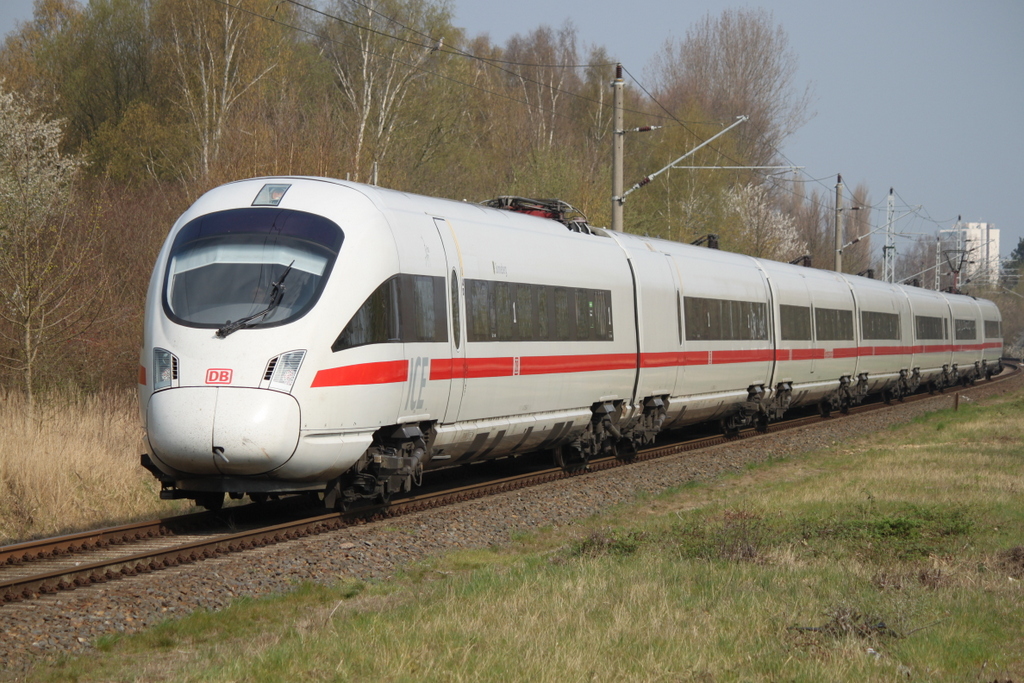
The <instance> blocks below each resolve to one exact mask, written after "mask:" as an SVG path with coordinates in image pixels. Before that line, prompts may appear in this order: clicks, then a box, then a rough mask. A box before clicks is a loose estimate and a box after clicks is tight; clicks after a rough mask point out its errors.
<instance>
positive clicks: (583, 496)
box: [0, 377, 1024, 680]
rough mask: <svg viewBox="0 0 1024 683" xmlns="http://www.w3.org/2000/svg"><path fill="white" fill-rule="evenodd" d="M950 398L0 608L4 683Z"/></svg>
mask: <svg viewBox="0 0 1024 683" xmlns="http://www.w3.org/2000/svg"><path fill="white" fill-rule="evenodd" d="M1022 384H1024V377H1018V378H1014V379H1011V380H1008V381H1005V382H1000V383H997V384H985V383H980V384H979V385H977V386H976V387H974V388H971V389H969V390H965V391H962V392H961V397H960V400H961V401H963V400H973V401H977V400H982V399H983V398H985V397H988V396H992V395H996V394H1002V393H1006V392H1008V391H1012V390H1016V389H1019V388H1020V386H1021V385H1022ZM953 401H954V394H953V392H949V393H946V394H943V395H939V396H936V397H934V398H932V399H930V400H926V401H918V402H915V403H908V404H896V405H893V406H891V407H886V408H884V409H882V410H876V411H871V412H868V413H865V414H862V415H855V416H851V417H849V418H845V419H839V420H829V421H825V422H822V423H820V424H816V425H813V426H809V427H804V428H800V429H796V430H791V431H786V432H779V433H777V434H767V435H762V436H758V437H755V438H748V439H742V440H738V441H734V442H730V443H726V444H722V445H720V446H715V447H712V448H709V449H706V450H702V451H698V452H691V453H684V454H680V455H675V456H670V457H667V458H662V459H659V460H654V461H650V462H645V463H638V464H635V465H631V466H629V467H619V468H614V469H611V470H606V471H603V472H594V473H591V474H587V475H585V476H579V477H572V478H569V479H566V480H562V481H557V482H553V483H549V484H544V485H541V486H536V487H533V488H529V489H523V490H520V491H514V492H511V493H505V494H500V495H495V496H489V497H487V498H482V499H479V500H474V501H469V502H464V503H459V504H457V505H453V506H449V507H445V508H439V509H436V510H429V511H426V512H419V513H415V514H410V515H406V516H403V517H397V518H393V519H388V520H386V521H383V522H375V523H370V524H366V525H363V526H357V527H353V528H349V529H343V530H340V531H335V532H330V533H326V534H323V535H320V536H315V537H309V538H303V539H299V540H295V541H289V542H286V543H281V544H278V545H274V546H269V547H265V548H260V549H257V550H252V551H247V552H244V553H238V554H235V555H230V556H226V557H223V558H218V559H213V560H207V561H204V562H199V563H196V564H191V565H184V566H179V567H175V568H173V569H167V570H163V571H160V572H155V573H152V574H144V575H140V576H135V577H130V578H126V579H121V580H118V581H113V582H110V583H105V584H99V585H95V586H91V587H87V588H82V589H78V590H75V591H71V592H64V593H57V594H53V595H46V596H43V597H40V598H38V599H35V600H29V601H24V602H16V603H11V604H6V605H0V633H2V637H0V679H4V680H13V679H17V678H20V677H21V675H23V674H24V673H25V672H26V671H28V670H29V669H30V668H31V667H32V666H33V665H34V664H35V663H37V662H38V661H40V660H41V659H44V658H48V657H52V656H56V655H58V654H61V653H76V652H81V651H84V650H87V649H89V648H91V647H92V645H93V643H95V641H96V640H97V639H98V638H99V637H101V636H103V635H106V634H112V633H132V632H136V631H140V630H142V629H145V628H146V627H149V626H152V625H155V624H157V623H159V622H162V621H164V620H167V619H170V618H174V617H177V616H181V615H185V614H188V613H190V612H193V611H195V610H199V609H206V610H219V609H222V608H224V607H226V606H227V605H229V604H230V603H231V602H232V601H233V600H235V599H237V598H239V597H243V596H246V597H260V596H266V595H270V594H273V593H281V592H285V591H289V590H291V589H293V588H294V587H295V585H296V584H298V583H301V582H307V581H312V582H318V583H324V584H331V583H335V582H337V581H339V580H342V579H358V580H363V581H365V580H381V579H386V578H387V577H389V576H392V575H393V574H394V573H395V571H396V569H397V568H398V567H400V566H402V565H406V564H408V563H411V562H415V561H417V560H422V559H424V558H426V557H429V556H431V555H437V554H440V553H443V552H445V551H450V550H455V549H461V548H481V547H487V546H490V545H493V544H502V543H506V542H508V541H509V539H510V538H511V537H512V536H513V535H514V534H516V533H517V532H524V531H529V530H532V529H536V528H537V527H541V526H545V525H555V526H558V525H567V524H571V523H573V522H574V521H577V520H580V519H583V518H585V517H588V516H590V515H592V514H594V513H598V512H601V511H602V510H606V509H608V508H609V507H611V506H614V505H616V504H620V503H624V502H628V501H630V500H633V499H634V498H635V497H636V496H637V494H641V493H658V492H661V491H663V490H665V489H667V488H670V487H673V486H678V485H680V484H683V483H686V482H689V481H709V480H713V479H715V478H717V477H720V476H722V475H723V474H727V473H731V472H737V471H741V470H743V469H745V468H746V467H747V466H748V465H750V464H755V463H759V462H764V461H766V460H771V459H775V458H780V457H785V456H789V455H792V454H796V453H801V452H806V451H810V450H815V449H819V448H829V447H832V446H834V445H836V444H839V443H842V442H843V441H846V440H849V439H851V438H854V437H857V436H860V435H862V434H866V433H871V432H874V431H877V430H879V429H883V428H885V427H887V426H890V425H894V424H900V423H904V422H909V421H910V420H912V419H913V418H914V417H916V416H918V415H921V414H923V413H926V412H930V411H934V410H938V409H941V408H947V407H951V406H952V404H953Z"/></svg>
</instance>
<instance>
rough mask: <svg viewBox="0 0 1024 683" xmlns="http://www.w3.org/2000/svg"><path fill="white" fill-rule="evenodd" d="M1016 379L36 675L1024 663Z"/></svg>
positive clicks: (633, 671)
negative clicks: (813, 446) (835, 437)
mask: <svg viewBox="0 0 1024 683" xmlns="http://www.w3.org/2000/svg"><path fill="white" fill-rule="evenodd" d="M1022 408H1024V399H1022V397H1021V396H1020V395H1019V394H1017V395H1011V396H1008V397H1005V398H1001V399H991V400H990V401H988V402H987V403H986V404H984V405H979V404H978V403H975V402H972V403H970V404H967V405H965V404H964V403H961V409H960V411H958V412H952V411H942V412H939V413H935V414H931V415H926V416H923V417H921V418H919V419H917V420H915V421H914V422H913V423H911V424H908V425H904V426H902V427H900V428H897V429H893V430H882V431H880V432H878V433H874V434H869V435H865V436H864V437H863V438H861V439H859V440H857V441H856V442H851V443H843V444H840V445H837V447H836V448H833V449H829V450H825V451H820V452H817V453H809V454H802V455H794V456H791V457H788V458H785V459H779V460H777V461H775V462H773V463H772V464H771V465H769V466H765V467H757V468H751V469H749V470H748V471H746V472H745V473H743V474H741V475H738V476H732V477H728V478H724V479H721V480H718V481H716V482H714V483H712V484H708V485H695V484H683V485H681V486H679V487H677V488H675V489H673V490H672V491H670V492H666V493H665V494H662V495H658V496H645V497H642V498H638V500H637V502H636V503H635V504H633V505H628V506H620V507H618V508H616V509H614V510H612V511H610V512H609V514H607V515H602V516H599V517H595V518H594V519H591V520H587V521H586V522H583V523H580V524H578V525H574V526H569V527H565V528H551V527H546V528H543V529H539V530H538V531H536V532H535V533H532V534H526V535H522V536H517V537H516V539H515V540H514V541H513V542H512V543H510V544H509V545H507V546H501V547H491V548H483V549H475V550H467V551H462V552H457V553H452V554H450V555H447V556H444V557H440V558H436V559H433V560H431V561H429V562H424V563H420V564H417V565H413V566H410V567H407V568H405V570H404V571H403V572H402V573H401V574H400V576H399V577H398V578H397V579H394V580H391V581H388V582H381V583H361V582H355V581H349V582H345V583H341V584H338V585H336V586H328V587H323V586H303V587H300V588H299V589H297V590H296V591H295V592H293V593H290V594H288V595H284V596H278V597H275V598H271V599H266V600H239V601H237V602H236V603H234V604H233V605H232V606H231V607H230V608H228V609H226V610H224V611H222V612H219V613H215V614H214V613H206V612H203V613H197V614H194V615H191V616H189V617H186V618H183V619H180V620H177V621H172V622H168V623H166V624H163V625H161V626H159V627H157V628H154V629H150V630H148V631H146V632H145V633H141V634H138V635H135V636H127V637H119V638H111V639H107V640H105V641H104V642H103V643H102V647H101V648H100V650H101V651H100V652H97V653H95V654H91V655H88V656H84V657H80V658H64V659H62V660H60V661H58V662H57V663H55V664H53V665H50V666H47V667H40V668H38V669H37V670H36V672H35V673H34V674H33V677H34V678H33V680H143V679H144V680H174V681H278V680H300V681H301V680H317V681H319V680H336V681H381V680H383V681H462V680H465V681H470V680H472V681H480V680H482V681H499V680H500V681H507V680H530V681H559V682H561V681H583V680H587V681H590V680H601V681H604V680H607V681H613V680H614V681H618V680H630V681H632V680H673V681H675V680H679V681H774V680H787V681H790V680H792V681H821V680H834V681H892V680H908V679H909V680H933V681H964V680H970V681H993V680H999V681H1005V680H1020V679H1022V678H1024V619H1022V618H1021V614H1022V611H1021V605H1022V604H1024V591H1022V584H1024V544H1022V542H1021V539H1022V538H1024V497H1022V496H1021V491H1022V488H1024V484H1022V482H1024V448H1022V445H1021V444H1022V443H1024V420H1020V419H1019V415H1020V414H1021V409H1022Z"/></svg>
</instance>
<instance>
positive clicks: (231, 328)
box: [217, 260, 295, 339]
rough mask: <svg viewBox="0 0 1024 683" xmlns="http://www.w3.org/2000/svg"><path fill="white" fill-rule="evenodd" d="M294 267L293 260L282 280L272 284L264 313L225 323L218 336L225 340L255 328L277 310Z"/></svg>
mask: <svg viewBox="0 0 1024 683" xmlns="http://www.w3.org/2000/svg"><path fill="white" fill-rule="evenodd" d="M294 265H295V261H294V260H293V261H292V262H291V263H289V264H288V267H287V268H285V269H284V272H283V273H281V278H280V279H279V280H278V281H277V282H274V283H271V285H270V303H269V304H267V307H266V308H264V309H263V310H262V311H259V312H258V313H253V314H252V315H249V316H246V317H244V318H239V319H238V320H236V321H235V322H231V321H230V320H229V321H227V322H226V323H224V327H222V328H220V329H219V330H217V336H218V337H220V338H221V339H223V338H224V337H226V336H228V335H229V334H231V333H232V332H237V331H238V330H240V329H242V328H243V327H254V326H255V325H256V323H257V322H259V321H261V320H263V319H264V318H266V317H267V316H268V315H270V313H271V311H273V310H274V309H275V308H277V305H278V304H280V303H281V299H283V298H284V290H285V286H284V279H285V278H286V277H288V273H290V272H291V271H292V266H294Z"/></svg>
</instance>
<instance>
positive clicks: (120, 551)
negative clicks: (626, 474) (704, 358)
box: [0, 366, 1019, 604]
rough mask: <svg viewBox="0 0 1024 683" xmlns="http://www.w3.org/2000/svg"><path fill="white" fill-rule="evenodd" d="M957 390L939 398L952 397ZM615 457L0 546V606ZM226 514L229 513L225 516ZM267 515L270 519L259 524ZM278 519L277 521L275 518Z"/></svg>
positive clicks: (706, 442) (595, 467)
mask: <svg viewBox="0 0 1024 683" xmlns="http://www.w3.org/2000/svg"><path fill="white" fill-rule="evenodd" d="M1018 372H1019V368H1018V367H1016V366H1014V367H1013V369H1012V371H1011V372H1004V373H1003V374H1002V375H1000V376H999V377H997V378H995V379H994V380H993V382H1000V381H1004V380H1006V379H1009V378H1010V377H1013V376H1015V375H1016V374H1017V373H1018ZM958 394H959V391H957V392H955V393H954V392H949V393H948V394H946V397H947V398H951V397H952V398H953V400H954V401H956V400H957V397H958ZM930 398H935V396H932V395H929V394H917V395H914V396H911V397H907V398H906V399H905V402H907V403H910V402H914V401H920V400H927V399H930ZM887 407H888V406H887V405H886V404H885V403H882V402H878V403H871V404H866V405H862V406H858V407H856V408H853V409H851V410H850V412H849V414H850V415H856V414H862V413H865V412H870V411H874V410H882V409H885V408H887ZM841 417H842V416H834V417H832V418H821V417H820V416H818V415H813V416H806V417H797V418H794V419H790V420H786V421H784V422H779V423H773V424H771V425H770V426H769V428H768V432H769V433H774V432H780V431H785V430H790V429H797V428H800V427H804V426H807V425H813V424H818V423H820V422H822V420H823V419H841ZM759 435H760V434H759V433H758V432H756V431H754V430H753V429H749V430H744V431H741V432H740V434H739V436H738V437H732V438H727V437H724V436H722V435H713V436H704V437H699V438H695V439H689V440H686V441H682V442H678V443H671V444H666V445H661V446H655V447H653V448H649V449H645V450H643V451H641V452H639V453H638V454H637V455H636V457H635V458H634V459H633V460H632V461H631V462H637V461H645V460H654V459H657V458H662V457H666V456H669V455H674V454H678V453H683V452H686V451H693V450H699V449H703V448H708V447H710V446H714V445H718V444H722V443H726V442H730V441H736V440H737V439H748V438H752V437H755V436H759ZM625 464H628V463H624V462H622V461H620V460H616V459H615V458H604V459H600V460H594V461H591V463H590V465H589V467H588V468H587V469H586V470H580V471H576V472H565V471H563V470H561V469H558V468H548V469H541V470H535V471H531V472H527V473H522V474H516V475H514V476H509V477H503V478H500V479H496V480H491V481H486V482H483V483H474V484H469V485H464V486H459V487H456V488H445V489H442V490H438V491H435V492H427V493H420V494H417V495H412V496H408V497H404V498H401V499H396V500H394V501H393V502H392V503H391V504H390V505H389V506H386V507H385V506H375V507H367V508H362V509H359V510H354V511H351V512H345V513H338V512H330V513H319V514H311V513H310V510H309V508H308V507H307V508H305V509H303V508H300V507H296V506H295V505H288V504H286V503H284V502H283V501H282V503H283V504H281V505H277V506H266V507H262V506H255V505H251V506H244V507H238V508H232V509H230V510H229V511H227V510H226V511H221V512H219V513H213V512H202V513H195V514H190V515H182V516H179V517H171V518H167V519H162V520H154V521H149V522H139V523H133V524H126V525H122V526H117V527H111V528H107V529H101V530H96V531H89V532H83V533H77V534H71V535H66V536H60V537H55V538H47V539H41V540H37V541H29V542H25V543H19V544H15V545H9V546H2V547H0V604H2V603H8V602H15V601H19V600H25V599H32V598H35V597H37V596H39V595H40V594H46V593H55V592H58V591H62V590H72V589H75V588H78V587H81V586H87V585H91V584H95V583H103V582H107V581H112V580H116V579H119V578H122V577H125V576H133V575H136V574H140V573H147V572H153V571H160V570H162V569H165V568H169V567H175V566H178V565H181V564H188V563H194V562H199V561H202V560H204V559H209V558H214V557H219V556H223V555H226V554H229V553H236V552H242V551H245V550H249V549H252V548H258V547H262V546H267V545H272V544H275V543H281V542H284V541H289V540H294V539H298V538H302V537H306V536H311V535H316V534H321V533H325V532H328V531H334V530H338V529H342V528H345V527H349V526H353V525H358V524H364V523H366V522H367V521H371V520H374V519H381V518H385V517H393V516H397V515H403V514H409V513H412V512H417V511H421V510H426V509H431V508H436V507H441V506H444V505H450V504H453V503H457V502H461V501H466V500H471V499H475V498H481V497H484V496H488V495H494V494H497V493H503V492H508V491H513V490H517V489H522V488H526V487H529V486H536V485H539V484H543V483H547V482H552V481H557V480H559V479H565V478H568V477H574V476H581V475H583V474H585V473H587V472H593V471H600V470H606V469H611V468H614V467H621V466H623V465H625ZM229 512H230V517H228V516H227V514H228V513H229ZM268 517H273V519H274V522H273V523H271V524H267V523H266V519H267V518H268ZM282 518H284V519H285V521H281V520H282Z"/></svg>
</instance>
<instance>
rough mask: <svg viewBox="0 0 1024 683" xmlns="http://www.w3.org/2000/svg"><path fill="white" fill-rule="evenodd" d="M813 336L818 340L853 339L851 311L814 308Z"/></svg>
mask: <svg viewBox="0 0 1024 683" xmlns="http://www.w3.org/2000/svg"><path fill="white" fill-rule="evenodd" d="M814 338H815V339H817V340H818V341H853V311H845V310H842V309H835V308H815V309H814Z"/></svg>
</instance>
